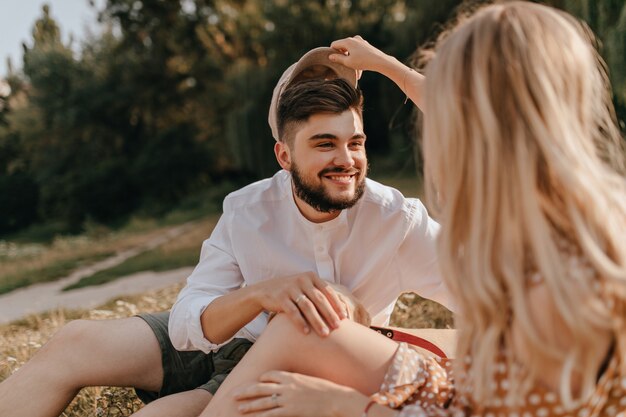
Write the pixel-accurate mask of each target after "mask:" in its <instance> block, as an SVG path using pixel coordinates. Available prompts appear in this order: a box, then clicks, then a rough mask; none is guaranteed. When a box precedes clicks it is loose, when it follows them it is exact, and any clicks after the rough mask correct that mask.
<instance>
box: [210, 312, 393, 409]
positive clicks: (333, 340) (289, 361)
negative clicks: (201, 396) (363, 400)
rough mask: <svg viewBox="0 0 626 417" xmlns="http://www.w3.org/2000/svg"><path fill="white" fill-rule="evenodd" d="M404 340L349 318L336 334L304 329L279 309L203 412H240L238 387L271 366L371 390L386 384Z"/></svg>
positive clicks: (273, 368)
mask: <svg viewBox="0 0 626 417" xmlns="http://www.w3.org/2000/svg"><path fill="white" fill-rule="evenodd" d="M397 348H398V345H397V344H396V343H395V342H393V341H391V340H389V339H387V338H386V337H384V336H381V335H379V334H378V333H376V332H374V331H372V330H370V329H368V328H366V327H364V326H361V325H359V324H356V323H354V322H352V321H349V320H343V321H342V322H341V325H340V326H339V328H338V329H336V330H334V331H333V332H331V334H330V336H328V337H326V338H323V339H322V338H320V337H319V336H317V335H316V334H314V333H313V332H311V333H310V334H309V335H304V334H303V333H302V331H301V330H299V329H297V328H296V326H295V325H293V324H292V323H291V321H290V320H289V319H288V318H287V317H284V316H283V315H281V314H279V315H278V316H276V317H275V318H274V319H273V320H272V321H271V322H270V324H269V325H268V327H267V329H266V330H265V331H264V332H263V335H262V336H261V337H260V338H259V340H258V341H257V342H256V343H255V344H254V346H252V348H251V349H250V351H248V353H247V354H246V356H244V358H243V359H242V360H241V362H239V364H238V365H237V366H236V367H235V369H233V371H232V372H231V374H230V375H229V376H228V378H227V379H226V381H224V383H223V384H222V386H221V387H220V389H219V390H218V392H217V393H216V394H215V397H214V399H213V400H212V401H211V402H210V403H209V405H208V407H207V408H206V409H205V410H204V412H203V413H202V414H201V417H209V416H212V417H214V416H233V415H238V414H239V413H238V412H237V408H236V403H235V401H234V400H233V397H232V393H233V391H234V390H235V389H236V388H238V387H241V386H244V385H248V384H250V383H253V382H257V381H258V379H259V376H260V375H262V374H263V373H265V372H267V371H270V370H280V371H289V372H297V373H302V374H306V375H310V376H315V377H319V378H324V379H327V380H329V381H332V382H335V383H338V384H341V385H346V386H349V387H352V388H355V389H356V390H358V391H360V392H362V393H363V394H366V395H370V394H372V393H374V392H376V391H378V389H379V388H380V385H381V383H382V381H383V378H384V376H385V374H386V372H387V368H389V366H390V365H391V361H392V359H393V355H394V353H395V352H396V350H397Z"/></svg>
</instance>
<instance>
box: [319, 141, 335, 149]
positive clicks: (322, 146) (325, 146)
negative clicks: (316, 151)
mask: <svg viewBox="0 0 626 417" xmlns="http://www.w3.org/2000/svg"><path fill="white" fill-rule="evenodd" d="M332 146H333V144H332V143H330V142H321V143H318V144H317V147H318V148H330V147H332Z"/></svg>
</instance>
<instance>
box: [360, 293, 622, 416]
mask: <svg viewBox="0 0 626 417" xmlns="http://www.w3.org/2000/svg"><path fill="white" fill-rule="evenodd" d="M602 287H603V288H602V290H603V292H604V296H605V297H604V299H605V300H606V301H607V302H608V303H609V305H610V306H611V309H612V311H613V313H614V318H615V320H614V322H615V332H614V335H615V348H614V349H613V354H612V356H611V357H610V358H609V359H608V365H607V367H606V369H605V370H604V372H603V374H602V376H601V377H600V379H599V380H598V383H597V385H596V389H595V391H594V392H593V393H592V395H590V396H589V397H588V398H584V399H581V400H579V401H578V402H577V403H575V404H574V405H571V406H569V408H566V407H565V406H564V405H563V404H562V403H561V401H560V398H559V395H558V393H556V392H552V391H550V390H548V389H547V388H544V387H542V386H536V387H532V388H531V390H530V391H529V392H528V394H527V395H526V396H525V398H523V399H522V401H521V403H517V404H511V403H510V402H509V401H507V398H508V394H509V388H510V386H511V384H510V381H509V374H510V371H509V369H507V364H506V361H505V360H504V357H501V358H495V359H494V360H496V361H498V364H497V366H496V367H495V369H496V371H495V375H494V378H493V383H494V384H495V388H496V389H495V391H494V392H495V395H494V396H493V399H491V400H490V401H487V402H486V403H483V404H477V402H476V401H473V400H472V397H471V392H458V391H455V387H454V373H453V367H452V361H451V360H450V359H440V358H429V357H425V356H423V355H422V354H420V353H419V352H417V351H415V350H413V349H411V348H410V347H409V346H408V345H407V344H405V343H402V344H400V345H399V348H398V350H397V352H396V354H395V356H394V359H393V363H392V365H391V366H390V368H389V370H388V371H387V375H386V376H385V379H384V381H383V384H382V386H381V388H380V391H379V392H378V393H376V394H374V395H373V396H372V399H373V400H374V401H376V402H378V403H379V404H383V405H387V406H389V407H391V408H394V409H398V410H399V411H398V415H397V417H440V416H441V417H443V416H450V417H479V416H481V417H626V363H625V362H624V360H625V358H624V354H625V353H626V325H625V319H626V303H624V302H623V301H621V302H620V301H618V300H623V299H624V298H621V297H616V296H615V295H616V294H617V293H618V291H619V289H617V288H608V287H607V286H604V285H603V286H602ZM468 361H469V358H468V359H466V362H468Z"/></svg>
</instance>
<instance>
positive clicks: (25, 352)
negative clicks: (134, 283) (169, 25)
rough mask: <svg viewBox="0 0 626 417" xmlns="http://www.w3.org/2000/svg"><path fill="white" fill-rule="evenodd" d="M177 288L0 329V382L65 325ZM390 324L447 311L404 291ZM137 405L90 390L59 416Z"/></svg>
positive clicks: (101, 413)
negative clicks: (0, 336)
mask: <svg viewBox="0 0 626 417" xmlns="http://www.w3.org/2000/svg"><path fill="white" fill-rule="evenodd" d="M181 287H182V284H177V285H172V286H169V287H167V288H165V289H161V290H157V291H150V292H147V293H144V294H141V295H136V296H129V297H122V298H119V299H115V300H112V301H110V302H109V303H106V304H104V305H102V306H100V307H99V308H96V309H93V310H89V311H84V310H57V311H52V312H49V313H45V314H40V315H31V316H28V317H26V318H24V319H22V320H19V321H16V322H14V323H11V324H8V325H0V335H2V338H0V381H3V380H4V379H6V378H8V377H9V375H11V374H12V373H13V372H15V371H16V370H17V369H19V368H20V367H21V366H22V365H23V364H24V363H26V361H28V360H29V359H30V358H31V357H32V356H33V355H34V354H35V353H36V352H37V350H38V349H39V348H41V346H43V345H44V344H45V343H46V342H47V341H48V340H49V339H50V337H52V335H53V334H54V333H55V332H56V331H57V330H58V329H59V328H61V327H62V326H63V325H64V324H65V323H67V322H69V321H71V320H74V319H79V318H81V319H92V320H102V319H115V318H123V317H130V316H133V315H135V314H137V313H140V312H157V311H163V310H167V309H169V308H170V307H171V305H172V303H173V302H174V300H175V299H176V296H177V294H178V291H179V290H180V288H181ZM391 325H392V326H397V327H438V328H447V327H451V326H452V317H451V313H450V312H449V311H448V310H446V309H445V308H443V307H441V306H439V305H438V304H435V303H433V302H430V301H427V300H424V299H422V298H420V297H418V296H417V295H415V294H411V293H409V294H403V295H402V296H401V297H400V298H399V300H398V303H396V308H395V309H394V312H393V314H392V317H391ZM141 407H142V404H141V402H140V401H139V400H138V399H137V397H136V396H135V393H134V391H133V390H132V389H128V388H111V387H90V388H84V389H82V390H81V391H80V393H79V394H78V395H77V397H76V398H75V399H74V401H73V402H72V403H71V404H70V405H69V406H68V407H67V409H66V410H65V412H64V413H63V414H61V417H121V416H129V415H131V414H132V413H134V412H136V411H138V410H139V409H140V408H141Z"/></svg>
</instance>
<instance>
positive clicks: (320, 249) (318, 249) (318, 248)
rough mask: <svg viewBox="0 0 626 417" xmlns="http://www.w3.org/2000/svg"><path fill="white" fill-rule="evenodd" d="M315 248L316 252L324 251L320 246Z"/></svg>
mask: <svg viewBox="0 0 626 417" xmlns="http://www.w3.org/2000/svg"><path fill="white" fill-rule="evenodd" d="M315 250H316V251H318V252H324V248H323V247H322V246H318V247H317V248H315Z"/></svg>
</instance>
